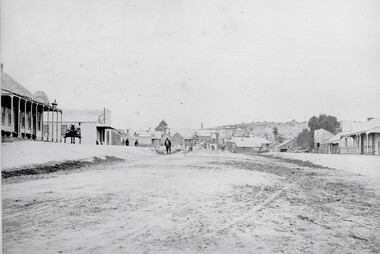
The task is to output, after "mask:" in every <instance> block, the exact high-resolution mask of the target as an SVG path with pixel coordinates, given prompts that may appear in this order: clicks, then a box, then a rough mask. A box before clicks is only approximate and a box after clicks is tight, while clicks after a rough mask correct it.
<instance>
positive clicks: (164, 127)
mask: <svg viewBox="0 0 380 254" xmlns="http://www.w3.org/2000/svg"><path fill="white" fill-rule="evenodd" d="M167 129H168V124H167V123H166V122H165V120H162V121H161V122H160V124H159V125H158V126H157V127H156V128H155V129H154V130H155V131H161V132H163V133H164V134H166V130H167Z"/></svg>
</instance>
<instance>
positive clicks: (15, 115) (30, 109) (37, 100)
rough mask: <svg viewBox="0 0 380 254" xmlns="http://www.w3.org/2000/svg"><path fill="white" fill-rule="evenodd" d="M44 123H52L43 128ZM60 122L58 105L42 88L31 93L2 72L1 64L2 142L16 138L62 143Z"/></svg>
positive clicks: (60, 113) (60, 112)
mask: <svg viewBox="0 0 380 254" xmlns="http://www.w3.org/2000/svg"><path fill="white" fill-rule="evenodd" d="M49 118H51V119H49ZM45 122H51V125H50V126H49V127H50V128H48V129H46V128H45V129H44V126H45V124H44V123H45ZM61 123H62V110H60V109H58V108H57V103H56V102H53V103H50V101H49V99H48V97H47V95H46V94H45V93H44V92H42V91H37V92H36V93H34V94H32V93H31V92H30V91H29V90H27V89H26V88H25V87H23V86H22V85H21V84H20V83H18V82H17V81H16V80H15V79H13V78H12V77H11V76H10V75H8V74H6V73H4V72H3V65H2V64H1V137H2V141H13V140H14V139H15V138H17V139H33V140H44V141H53V142H61V141H62V139H61V137H60V135H59V133H60V131H61ZM44 133H47V134H46V135H44Z"/></svg>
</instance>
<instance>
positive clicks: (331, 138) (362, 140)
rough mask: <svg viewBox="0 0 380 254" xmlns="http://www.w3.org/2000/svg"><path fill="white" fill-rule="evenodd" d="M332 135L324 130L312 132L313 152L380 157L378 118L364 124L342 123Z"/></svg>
mask: <svg viewBox="0 0 380 254" xmlns="http://www.w3.org/2000/svg"><path fill="white" fill-rule="evenodd" d="M341 128H342V131H341V132H340V133H338V134H337V135H334V134H332V133H330V132H328V131H326V130H324V129H319V130H316V131H315V132H314V144H315V147H314V150H315V152H316V153H325V154H368V155H380V118H368V119H367V121H366V122H354V121H343V122H341Z"/></svg>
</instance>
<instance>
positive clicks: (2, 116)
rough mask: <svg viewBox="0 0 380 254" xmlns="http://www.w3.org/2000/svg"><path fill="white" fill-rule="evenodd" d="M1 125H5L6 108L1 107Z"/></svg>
mask: <svg viewBox="0 0 380 254" xmlns="http://www.w3.org/2000/svg"><path fill="white" fill-rule="evenodd" d="M1 124H5V108H4V107H3V106H1Z"/></svg>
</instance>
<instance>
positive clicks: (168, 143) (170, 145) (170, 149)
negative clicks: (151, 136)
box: [165, 138, 172, 154]
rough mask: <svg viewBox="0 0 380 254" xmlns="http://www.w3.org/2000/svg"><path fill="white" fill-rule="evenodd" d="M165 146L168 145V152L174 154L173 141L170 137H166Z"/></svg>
mask: <svg viewBox="0 0 380 254" xmlns="http://www.w3.org/2000/svg"><path fill="white" fill-rule="evenodd" d="M165 147H166V153H167V154H169V153H170V154H172V142H171V141H170V140H169V138H166V140H165Z"/></svg>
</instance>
